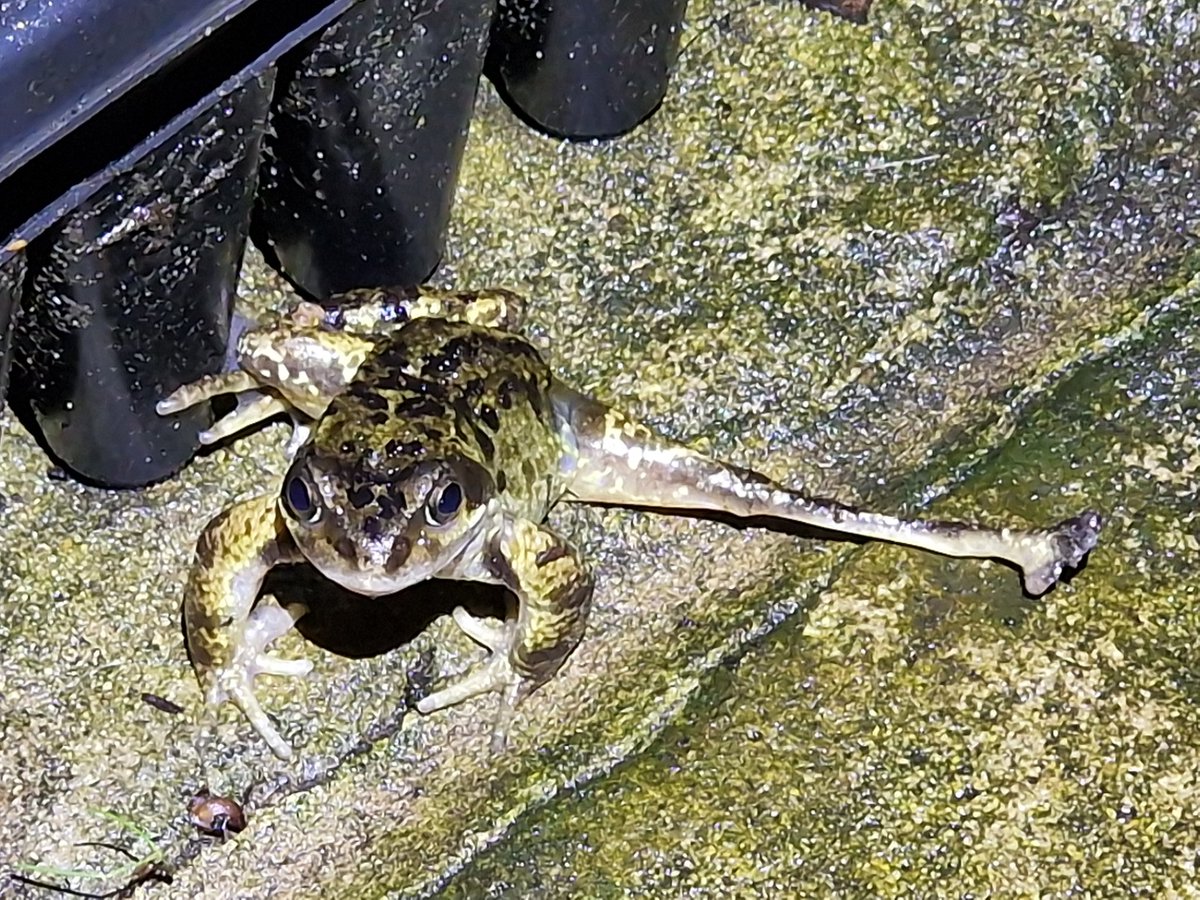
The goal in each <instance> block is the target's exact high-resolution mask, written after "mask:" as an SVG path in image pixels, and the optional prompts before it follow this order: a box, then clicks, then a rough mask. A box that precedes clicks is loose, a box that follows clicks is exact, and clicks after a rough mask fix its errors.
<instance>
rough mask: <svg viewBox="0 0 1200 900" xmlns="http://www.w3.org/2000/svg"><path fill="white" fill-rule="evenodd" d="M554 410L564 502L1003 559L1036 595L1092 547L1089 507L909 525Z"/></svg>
mask: <svg viewBox="0 0 1200 900" xmlns="http://www.w3.org/2000/svg"><path fill="white" fill-rule="evenodd" d="M554 404H555V409H556V412H557V414H558V415H559V417H560V418H561V420H562V421H563V427H564V437H565V438H566V440H567V441H568V444H569V446H571V447H572V450H573V452H572V453H571V454H569V463H568V466H567V468H568V469H569V471H565V472H564V475H565V476H566V477H567V478H568V479H569V481H568V490H569V494H568V498H569V499H576V500H580V501H584V502H588V503H616V504H623V505H633V506H654V507H660V508H667V509H679V510H707V511H714V512H723V513H728V514H731V515H734V516H737V517H739V518H743V519H748V518H774V519H781V520H784V521H788V522H795V523H798V524H801V525H807V526H812V527H816V528H821V529H824V530H826V531H833V532H840V533H842V534H849V535H854V536H856V537H864V538H870V539H873V540H880V541H889V542H891V543H894V544H906V545H908V546H910V547H918V548H920V549H923V550H929V551H932V552H934V553H940V554H942V555H944V556H966V557H976V558H995V559H1001V560H1005V561H1007V562H1009V563H1011V564H1013V565H1015V566H1016V567H1017V568H1018V569H1020V570H1021V574H1022V577H1023V578H1024V581H1025V588H1026V590H1028V591H1029V593H1030V594H1031V595H1033V596H1035V597H1036V596H1040V595H1041V594H1044V593H1045V592H1046V591H1048V590H1050V588H1051V587H1052V586H1053V585H1054V583H1055V582H1056V581H1057V580H1058V578H1059V576H1060V575H1062V573H1063V571H1064V570H1065V569H1068V568H1073V567H1075V566H1078V565H1079V563H1080V562H1081V560H1082V559H1083V557H1084V556H1085V555H1086V554H1087V553H1088V552H1089V551H1091V549H1092V548H1093V547H1095V546H1096V541H1097V539H1098V537H1099V534H1100V528H1101V525H1102V524H1103V523H1102V520H1101V517H1100V514H1099V513H1097V512H1094V511H1092V510H1087V511H1085V512H1083V513H1080V514H1079V515H1077V516H1074V517H1072V518H1070V519H1066V520H1064V521H1062V522H1060V523H1058V524H1057V525H1053V526H1051V527H1049V528H1034V529H1017V528H985V527H981V526H977V525H971V524H967V523H964V522H945V521H912V520H904V519H899V518H896V517H895V516H888V515H882V514H880V513H873V512H866V511H863V510H858V509H854V508H853V507H850V506H844V505H843V504H840V503H837V502H834V501H832V500H820V499H815V498H812V497H807V496H805V495H804V494H802V493H801V492H799V491H796V490H792V489H790V488H786V487H783V486H781V485H778V484H776V483H774V482H773V481H771V480H770V479H769V478H767V477H766V476H765V475H761V474H759V473H758V472H754V471H751V470H749V469H743V468H741V467H739V466H733V465H729V464H726V463H722V462H720V461H718V460H715V459H712V458H710V457H708V456H705V455H704V454H702V453H698V452H696V451H694V450H691V449H689V448H687V447H684V446H682V445H680V444H676V443H674V442H673V441H670V440H668V439H667V438H664V437H662V436H660V435H658V434H656V433H655V432H654V431H652V430H651V429H650V428H648V427H647V426H645V425H643V424H641V423H639V422H635V421H633V420H632V419H630V418H628V417H627V416H624V415H622V414H621V413H619V412H617V411H616V410H613V409H610V408H608V407H606V406H604V405H603V404H601V403H598V402H597V401H595V400H591V399H590V398H587V397H584V396H583V395H581V394H579V393H577V392H575V391H572V390H570V389H569V388H566V387H561V386H556V388H555V396H554Z"/></svg>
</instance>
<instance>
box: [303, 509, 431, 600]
mask: <svg viewBox="0 0 1200 900" xmlns="http://www.w3.org/2000/svg"><path fill="white" fill-rule="evenodd" d="M288 527H289V530H290V531H291V533H292V539H293V540H294V541H295V543H296V546H297V547H299V548H300V552H301V553H303V554H304V557H305V558H306V559H307V560H308V561H309V562H310V563H312V564H313V566H314V567H315V568H316V569H317V571H319V572H320V573H321V574H322V575H324V576H325V577H326V578H328V579H329V580H330V581H333V582H336V583H337V584H339V585H341V586H342V587H344V588H345V589H346V590H348V591H353V592H354V593H356V594H364V595H367V596H372V597H378V596H381V595H383V594H393V593H395V592H396V591H402V590H404V589H405V588H406V587H411V586H412V585H414V584H416V583H417V582H419V581H424V580H425V579H427V578H431V577H432V576H433V575H434V574H435V571H436V569H437V568H439V566H437V564H436V562H435V560H436V558H437V552H436V550H434V548H429V547H422V546H419V544H420V543H421V542H418V546H414V544H413V542H412V541H411V540H410V539H409V538H408V537H406V536H405V535H396V536H394V537H389V538H378V539H368V540H366V541H364V542H363V543H362V544H357V543H355V542H354V541H352V540H351V539H350V538H349V537H347V536H346V535H344V534H343V535H341V536H331V535H327V534H323V533H322V532H324V531H326V529H319V528H318V529H310V528H306V527H304V525H303V524H301V523H297V522H294V521H292V520H290V519H289V520H288ZM424 543H427V541H426V542H424ZM431 550H433V551H434V552H431Z"/></svg>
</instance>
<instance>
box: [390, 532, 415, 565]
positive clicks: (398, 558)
mask: <svg viewBox="0 0 1200 900" xmlns="http://www.w3.org/2000/svg"><path fill="white" fill-rule="evenodd" d="M411 552H412V543H411V542H410V541H409V540H408V538H406V537H397V538H396V540H395V542H394V543H393V544H392V552H391V553H390V554H389V555H388V559H387V562H386V563H385V564H384V569H385V570H386V571H387V572H389V573H391V572H395V571H398V570H399V569H400V567H401V566H403V565H404V564H405V563H406V562H408V555H409V553H411Z"/></svg>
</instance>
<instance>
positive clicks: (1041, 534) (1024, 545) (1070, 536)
mask: <svg viewBox="0 0 1200 900" xmlns="http://www.w3.org/2000/svg"><path fill="white" fill-rule="evenodd" d="M1103 525H1104V520H1103V519H1102V518H1101V516H1100V514H1099V513H1098V512H1096V511H1095V510H1088V511H1087V512H1083V513H1080V514H1079V515H1077V516H1073V517H1072V518H1070V519H1065V520H1064V521H1062V522H1059V523H1058V524H1057V525H1055V526H1053V527H1052V528H1045V529H1042V530H1039V531H1031V532H1028V533H1027V534H1026V535H1024V536H1023V537H1021V538H1019V539H1018V545H1019V546H1020V547H1021V549H1022V550H1023V551H1024V552H1023V553H1022V555H1021V558H1018V559H1017V560H1016V561H1017V563H1018V565H1020V567H1021V574H1022V576H1023V578H1024V581H1025V590H1027V591H1028V592H1029V593H1030V594H1032V595H1033V596H1034V597H1038V596H1041V595H1042V594H1044V593H1046V591H1048V590H1050V588H1052V587H1053V586H1054V583H1055V582H1057V581H1058V579H1059V577H1060V576H1061V575H1062V573H1063V571H1064V570H1067V569H1074V568H1075V567H1077V566H1078V565H1079V564H1080V562H1082V561H1083V558H1084V557H1085V556H1086V555H1087V554H1088V553H1090V552H1091V550H1092V548H1094V547H1095V546H1096V541H1097V540H1098V539H1099V537H1100V529H1101V527H1103ZM1014 556H1016V554H1014Z"/></svg>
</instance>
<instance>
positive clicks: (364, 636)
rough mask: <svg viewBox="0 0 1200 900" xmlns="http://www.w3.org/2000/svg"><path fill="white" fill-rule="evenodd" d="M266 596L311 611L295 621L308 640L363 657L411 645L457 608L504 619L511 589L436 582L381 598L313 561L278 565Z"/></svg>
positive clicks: (266, 586)
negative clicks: (345, 583)
mask: <svg viewBox="0 0 1200 900" xmlns="http://www.w3.org/2000/svg"><path fill="white" fill-rule="evenodd" d="M262 593H263V594H274V595H275V598H276V599H277V600H278V601H279V602H280V604H282V605H284V606H287V605H290V604H293V603H303V604H304V605H305V606H307V607H308V613H307V614H305V615H304V617H303V618H301V619H300V620H299V621H298V622H297V623H296V629H297V630H298V631H299V632H300V633H301V634H302V635H303V636H304V638H305V639H306V640H309V641H312V643H314V644H316V645H317V646H318V647H320V648H322V649H323V650H328V651H329V652H330V653H336V654H338V655H339V656H348V657H352V658H356V659H361V658H363V657H367V656H378V655H379V654H381V653H387V652H389V651H391V650H395V649H396V648H397V647H400V646H402V645H404V644H407V643H410V642H411V641H412V640H413V638H415V637H416V636H417V635H418V634H420V633H421V632H422V631H424V630H425V629H426V628H427V627H428V626H429V624H430V623H431V622H433V621H434V620H435V619H437V618H438V617H439V616H444V615H449V614H450V612H452V611H453V609H454V608H455V607H456V606H462V607H465V608H466V609H467V611H468V612H470V613H473V614H474V615H479V616H496V617H502V616H503V615H504V612H505V603H506V591H505V590H504V588H502V587H498V586H496V585H490V584H481V583H479V582H471V581H444V580H438V579H431V580H429V581H422V582H420V583H418V584H415V585H413V586H412V587H410V588H405V589H404V590H402V591H397V592H396V593H394V594H384V595H383V596H380V597H364V596H363V595H362V594H355V593H354V592H353V591H348V590H346V589H345V588H343V587H341V586H340V585H338V584H336V583H334V582H332V581H330V580H329V579H327V578H325V577H324V576H323V575H321V573H320V572H318V571H317V570H316V569H315V568H313V566H311V565H310V564H308V563H298V564H294V565H283V566H277V567H275V568H274V569H272V570H271V572H270V573H269V574H268V575H267V577H266V579H265V580H264V582H263V587H262Z"/></svg>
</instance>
